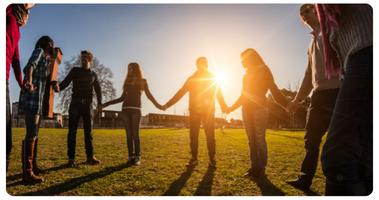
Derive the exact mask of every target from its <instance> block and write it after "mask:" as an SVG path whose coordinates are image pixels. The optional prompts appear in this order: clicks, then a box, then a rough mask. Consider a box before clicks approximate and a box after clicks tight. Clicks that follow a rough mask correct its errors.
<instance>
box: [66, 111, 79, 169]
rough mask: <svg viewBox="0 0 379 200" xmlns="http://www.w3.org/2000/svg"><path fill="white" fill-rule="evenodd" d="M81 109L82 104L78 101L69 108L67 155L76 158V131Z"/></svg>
mask: <svg viewBox="0 0 379 200" xmlns="http://www.w3.org/2000/svg"><path fill="white" fill-rule="evenodd" d="M79 109H80V105H79V104H78V103H71V104H70V108H69V110H68V114H69V119H68V135H67V148H68V149H67V155H68V158H69V159H75V146H76V133H77V129H78V124H79V119H80V116H81V115H80V110H79ZM72 164H73V163H72Z"/></svg>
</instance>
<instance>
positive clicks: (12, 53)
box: [6, 3, 35, 171]
mask: <svg viewBox="0 0 379 200" xmlns="http://www.w3.org/2000/svg"><path fill="white" fill-rule="evenodd" d="M34 5H35V4H34V3H33V4H10V5H8V7H7V10H6V36H7V38H6V45H7V48H6V52H7V57H6V65H7V66H6V76H7V83H6V85H7V89H6V92H7V93H6V96H7V100H6V103H7V108H6V163H7V165H6V171H8V166H9V161H10V156H11V150H12V119H11V118H12V117H11V108H10V107H11V105H10V99H9V74H10V69H11V64H12V68H13V72H14V74H15V78H16V81H17V83H18V85H19V87H20V88H21V89H22V90H23V91H24V92H27V90H26V88H25V85H24V83H23V81H22V74H21V68H20V55H19V51H18V42H19V40H20V27H23V26H25V25H26V23H27V22H28V17H29V12H30V11H29V9H30V8H31V7H33V6H34Z"/></svg>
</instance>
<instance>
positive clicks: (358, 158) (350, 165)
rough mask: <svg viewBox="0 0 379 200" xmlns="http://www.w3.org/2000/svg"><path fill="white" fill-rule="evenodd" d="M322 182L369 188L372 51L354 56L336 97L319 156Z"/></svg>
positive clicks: (371, 148) (348, 64) (371, 145)
mask: <svg viewBox="0 0 379 200" xmlns="http://www.w3.org/2000/svg"><path fill="white" fill-rule="evenodd" d="M321 163H322V170H323V172H324V175H325V176H326V180H327V181H328V182H329V183H332V184H334V185H349V184H356V183H359V182H364V184H365V186H366V191H367V194H370V193H371V191H372V187H373V48H372V46H371V47H369V48H365V49H363V50H360V51H358V52H356V53H354V54H353V55H352V56H351V57H350V59H349V61H348V63H347V66H346V74H345V77H344V80H343V81H342V86H341V89H340V92H339V94H338V98H337V102H336V107H335V109H334V113H333V117H332V121H331V123H330V127H329V133H328V136H327V138H326V141H325V145H324V147H323V150H322V155H321Z"/></svg>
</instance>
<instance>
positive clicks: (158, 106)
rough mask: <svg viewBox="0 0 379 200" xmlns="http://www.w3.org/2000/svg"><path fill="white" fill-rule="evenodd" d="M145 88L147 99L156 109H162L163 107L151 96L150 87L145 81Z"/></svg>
mask: <svg viewBox="0 0 379 200" xmlns="http://www.w3.org/2000/svg"><path fill="white" fill-rule="evenodd" d="M143 86H144V91H145V93H146V97H147V98H148V99H149V100H150V101H151V102H152V103H153V104H154V106H155V107H157V108H161V107H162V106H161V105H160V104H159V103H158V102H157V101H156V100H155V98H154V97H153V95H152V94H151V92H150V90H149V86H148V84H147V80H145V81H144V84H143Z"/></svg>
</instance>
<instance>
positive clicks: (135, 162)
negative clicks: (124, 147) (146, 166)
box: [134, 156, 141, 166]
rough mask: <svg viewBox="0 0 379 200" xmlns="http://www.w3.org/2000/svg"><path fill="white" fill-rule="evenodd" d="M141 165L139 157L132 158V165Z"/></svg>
mask: <svg viewBox="0 0 379 200" xmlns="http://www.w3.org/2000/svg"><path fill="white" fill-rule="evenodd" d="M140 164H141V156H135V157H134V165H136V166H139V165H140Z"/></svg>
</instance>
